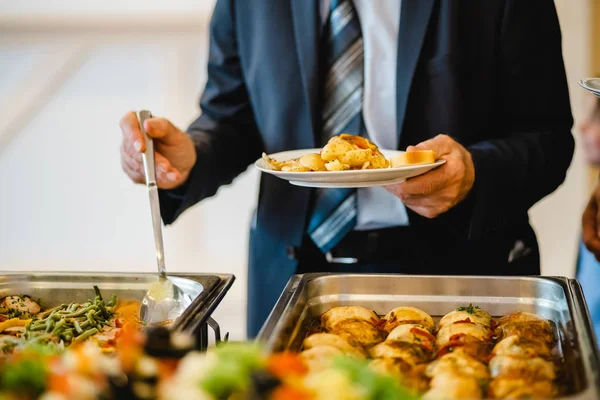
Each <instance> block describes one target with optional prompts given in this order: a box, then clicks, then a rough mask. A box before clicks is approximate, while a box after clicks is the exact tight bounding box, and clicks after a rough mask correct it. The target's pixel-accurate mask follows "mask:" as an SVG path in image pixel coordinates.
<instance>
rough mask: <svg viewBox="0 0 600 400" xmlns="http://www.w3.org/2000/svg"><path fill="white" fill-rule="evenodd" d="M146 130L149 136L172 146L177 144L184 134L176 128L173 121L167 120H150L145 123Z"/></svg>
mask: <svg viewBox="0 0 600 400" xmlns="http://www.w3.org/2000/svg"><path fill="white" fill-rule="evenodd" d="M144 129H145V130H146V133H147V134H148V136H150V137H152V138H155V139H159V140H160V141H161V142H163V143H165V144H167V145H170V144H177V143H178V141H180V140H181V136H180V135H182V134H183V132H182V131H180V130H179V129H178V128H176V127H175V126H174V125H173V124H172V123H171V121H169V120H168V119H165V118H149V119H147V120H146V121H144Z"/></svg>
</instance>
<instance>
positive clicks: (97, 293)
mask: <svg viewBox="0 0 600 400" xmlns="http://www.w3.org/2000/svg"><path fill="white" fill-rule="evenodd" d="M94 292H96V297H98V299H99V300H102V293H100V288H98V286H96V285H94Z"/></svg>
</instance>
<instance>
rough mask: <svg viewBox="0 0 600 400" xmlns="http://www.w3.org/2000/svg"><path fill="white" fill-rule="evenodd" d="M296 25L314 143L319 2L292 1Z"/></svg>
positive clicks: (298, 49) (299, 58) (297, 44)
mask: <svg viewBox="0 0 600 400" xmlns="http://www.w3.org/2000/svg"><path fill="white" fill-rule="evenodd" d="M290 1H291V6H292V19H293V24H294V38H295V41H296V51H297V53H298V60H299V62H300V72H301V75H302V76H301V78H302V84H303V86H304V97H305V101H306V102H307V103H308V105H307V107H306V108H307V109H308V113H309V118H310V121H311V127H312V135H311V136H310V138H311V140H312V141H313V143H312V146H314V138H315V133H316V119H315V118H316V110H315V107H316V102H317V93H318V87H317V85H318V49H319V45H318V44H319V43H318V32H319V26H320V25H319V24H318V21H319V8H318V1H319V0H290Z"/></svg>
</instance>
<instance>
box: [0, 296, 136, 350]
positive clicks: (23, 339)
mask: <svg viewBox="0 0 600 400" xmlns="http://www.w3.org/2000/svg"><path fill="white" fill-rule="evenodd" d="M41 301H42V300H41V299H39V300H34V299H32V298H31V297H30V296H27V295H12V296H6V297H5V298H4V299H2V303H1V304H2V308H0V354H1V355H2V356H4V357H6V356H7V355H9V354H11V353H13V352H14V351H15V350H17V349H19V348H23V347H27V346H29V345H31V344H39V345H45V346H47V347H54V348H56V349H64V348H65V347H67V346H70V345H71V344H76V343H82V342H84V341H91V342H93V343H95V344H96V345H97V346H99V347H100V348H102V349H103V351H105V352H111V351H113V350H114V345H115V343H116V338H117V337H118V335H119V334H120V332H121V331H122V329H123V327H124V326H126V325H131V326H135V327H138V326H139V323H138V320H137V315H138V310H139V303H138V302H118V301H117V298H116V296H113V297H112V298H111V299H110V300H108V301H105V300H104V298H103V297H102V294H101V293H100V290H99V289H98V287H97V286H94V296H93V297H92V298H91V299H89V300H88V301H87V302H85V303H81V304H80V303H69V304H60V305H58V306H56V307H52V308H49V309H43V307H42V306H41Z"/></svg>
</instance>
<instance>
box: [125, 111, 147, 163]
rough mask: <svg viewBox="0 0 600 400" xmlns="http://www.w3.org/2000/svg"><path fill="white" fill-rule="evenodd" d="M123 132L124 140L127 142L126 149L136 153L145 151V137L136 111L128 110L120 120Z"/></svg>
mask: <svg viewBox="0 0 600 400" xmlns="http://www.w3.org/2000/svg"><path fill="white" fill-rule="evenodd" d="M119 126H120V127H121V132H122V133H123V142H124V143H125V144H126V146H125V149H126V150H127V151H129V150H131V151H132V152H133V151H135V152H136V153H140V152H143V151H144V150H145V149H146V146H144V137H143V136H142V131H141V130H140V124H139V123H138V119H137V115H136V114H135V112H133V111H131V112H128V113H127V114H125V115H124V116H123V118H121V122H119Z"/></svg>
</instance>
